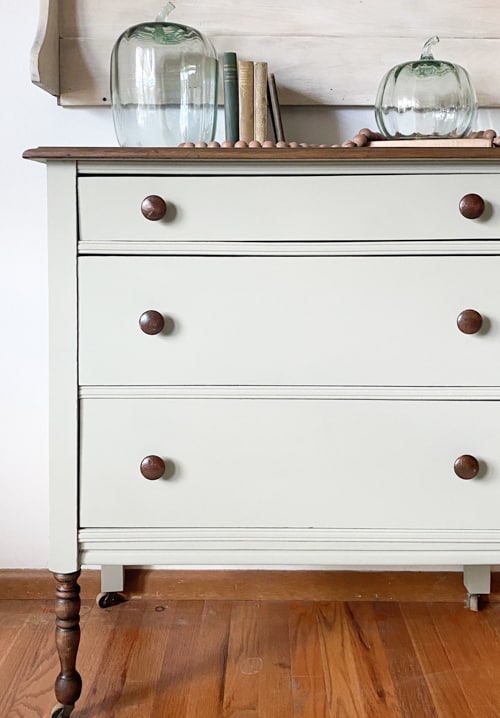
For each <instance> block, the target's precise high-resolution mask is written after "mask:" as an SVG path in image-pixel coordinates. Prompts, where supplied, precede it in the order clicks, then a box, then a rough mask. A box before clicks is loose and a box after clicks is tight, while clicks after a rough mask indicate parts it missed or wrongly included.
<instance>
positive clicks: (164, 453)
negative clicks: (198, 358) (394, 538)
mask: <svg viewBox="0 0 500 718" xmlns="http://www.w3.org/2000/svg"><path fill="white" fill-rule="evenodd" d="M499 421H500V405H499V403H498V402H489V403H486V402H485V403H481V402H447V401H442V402H441V401H434V402H432V401H431V402H429V401H414V402H408V403H405V402H397V401H396V402H394V401H363V400H359V401H335V400H322V401H318V400H310V399H302V400H300V401H299V400H297V401H294V400H293V399H288V400H282V399H266V398H262V399H241V398H222V399H199V398H191V399H185V400H183V399H168V398H163V399H161V398H157V399H130V398H129V399H127V398H122V399H85V400H83V401H82V408H81V424H82V429H83V431H82V436H81V449H82V452H81V475H80V505H81V509H80V525H81V526H82V527H125V526H130V527H133V526H143V527H148V526H149V527H167V526H173V527H179V526H198V527H214V526H231V527H233V526H242V527H244V526H249V527H258V526H261V527H264V526H270V527H271V526H280V527H294V526H301V527H308V526H310V527H344V528H356V527H365V528H370V527H372V528H402V527H406V528H435V529H437V528H442V529H447V528H453V529H460V528H464V529H466V528H481V529H487V528H494V527H496V526H497V525H498V502H499V500H500V446H499V442H498V426H499ZM463 454H471V455H474V456H475V457H476V458H477V460H478V461H479V465H480V473H479V478H475V479H472V480H463V479H460V478H458V477H457V476H456V475H455V473H454V468H453V467H454V462H455V460H456V459H457V458H458V457H459V456H461V455H463ZM148 456H158V457H160V458H161V459H162V460H163V461H164V463H165V465H166V473H165V475H164V476H163V477H162V478H159V479H157V480H148V479H146V478H144V477H143V476H142V475H141V471H140V466H141V462H142V461H143V459H144V458H145V457H148Z"/></svg>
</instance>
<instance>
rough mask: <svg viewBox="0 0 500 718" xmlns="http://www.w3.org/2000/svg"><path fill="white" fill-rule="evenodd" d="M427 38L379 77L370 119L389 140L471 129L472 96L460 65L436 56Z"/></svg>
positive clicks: (456, 134)
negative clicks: (416, 54) (414, 56)
mask: <svg viewBox="0 0 500 718" xmlns="http://www.w3.org/2000/svg"><path fill="white" fill-rule="evenodd" d="M437 42H439V38H438V37H432V38H431V39H430V40H428V41H427V42H426V43H425V45H424V48H423V50H422V54H421V57H420V59H419V60H416V61H414V62H406V63H403V64H401V65H396V67H393V68H392V69H391V70H389V72H388V73H387V74H386V75H385V76H384V78H383V79H382V82H381V83H380V86H379V89H378V93H377V99H376V101H375V119H376V121H377V125H378V128H379V130H380V132H382V134H383V135H384V136H385V137H387V138H390V139H418V138H425V137H427V138H429V137H436V138H444V137H463V136H464V135H465V134H467V133H468V132H470V131H471V129H473V124H474V122H475V119H476V112H477V99H476V93H475V91H474V88H473V86H472V83H471V80H470V77H469V74H468V73H467V71H466V70H465V69H464V68H463V67H461V66H460V65H456V64H454V63H452V62H445V61H444V60H436V59H434V56H433V54H432V47H433V46H434V45H435V44H436V43H437Z"/></svg>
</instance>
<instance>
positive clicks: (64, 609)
mask: <svg viewBox="0 0 500 718" xmlns="http://www.w3.org/2000/svg"><path fill="white" fill-rule="evenodd" d="M79 575H80V571H77V572H76V573H55V574H54V578H55V580H56V608H55V611H56V646H57V651H58V653H59V660H60V662H61V672H60V673H59V675H58V676H57V678H56V683H55V692H56V698H57V700H58V701H59V704H60V705H59V707H58V708H57V709H55V712H54V713H53V714H52V715H57V717H58V718H68V716H69V715H70V714H71V712H72V710H73V708H74V707H75V703H76V701H77V700H78V698H79V697H80V693H81V691H82V679H81V678H80V675H79V673H78V672H77V670H76V654H77V653H78V644H79V643H80V586H79V585H78V583H77V581H78V577H79Z"/></svg>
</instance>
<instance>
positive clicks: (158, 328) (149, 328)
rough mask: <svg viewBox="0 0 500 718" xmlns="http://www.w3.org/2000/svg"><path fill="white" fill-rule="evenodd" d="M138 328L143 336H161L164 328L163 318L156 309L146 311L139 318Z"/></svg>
mask: <svg viewBox="0 0 500 718" xmlns="http://www.w3.org/2000/svg"><path fill="white" fill-rule="evenodd" d="M139 326H140V328H141V331H143V332H144V334H150V335H153V334H161V333H162V331H163V330H164V328H165V318H164V317H163V315H162V314H160V312H157V311H156V309H148V311H147V312H143V313H142V314H141V316H140V317H139Z"/></svg>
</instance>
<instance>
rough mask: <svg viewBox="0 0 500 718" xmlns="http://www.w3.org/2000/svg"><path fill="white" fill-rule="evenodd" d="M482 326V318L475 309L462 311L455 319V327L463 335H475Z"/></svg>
mask: <svg viewBox="0 0 500 718" xmlns="http://www.w3.org/2000/svg"><path fill="white" fill-rule="evenodd" d="M482 326H483V318H482V316H481V315H480V314H479V312H476V310H475V309H464V310H463V312H460V314H459V315H458V317H457V327H458V328H459V329H460V331H461V332H462V333H463V334H477V332H478V331H479V330H480V329H481V327H482Z"/></svg>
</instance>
